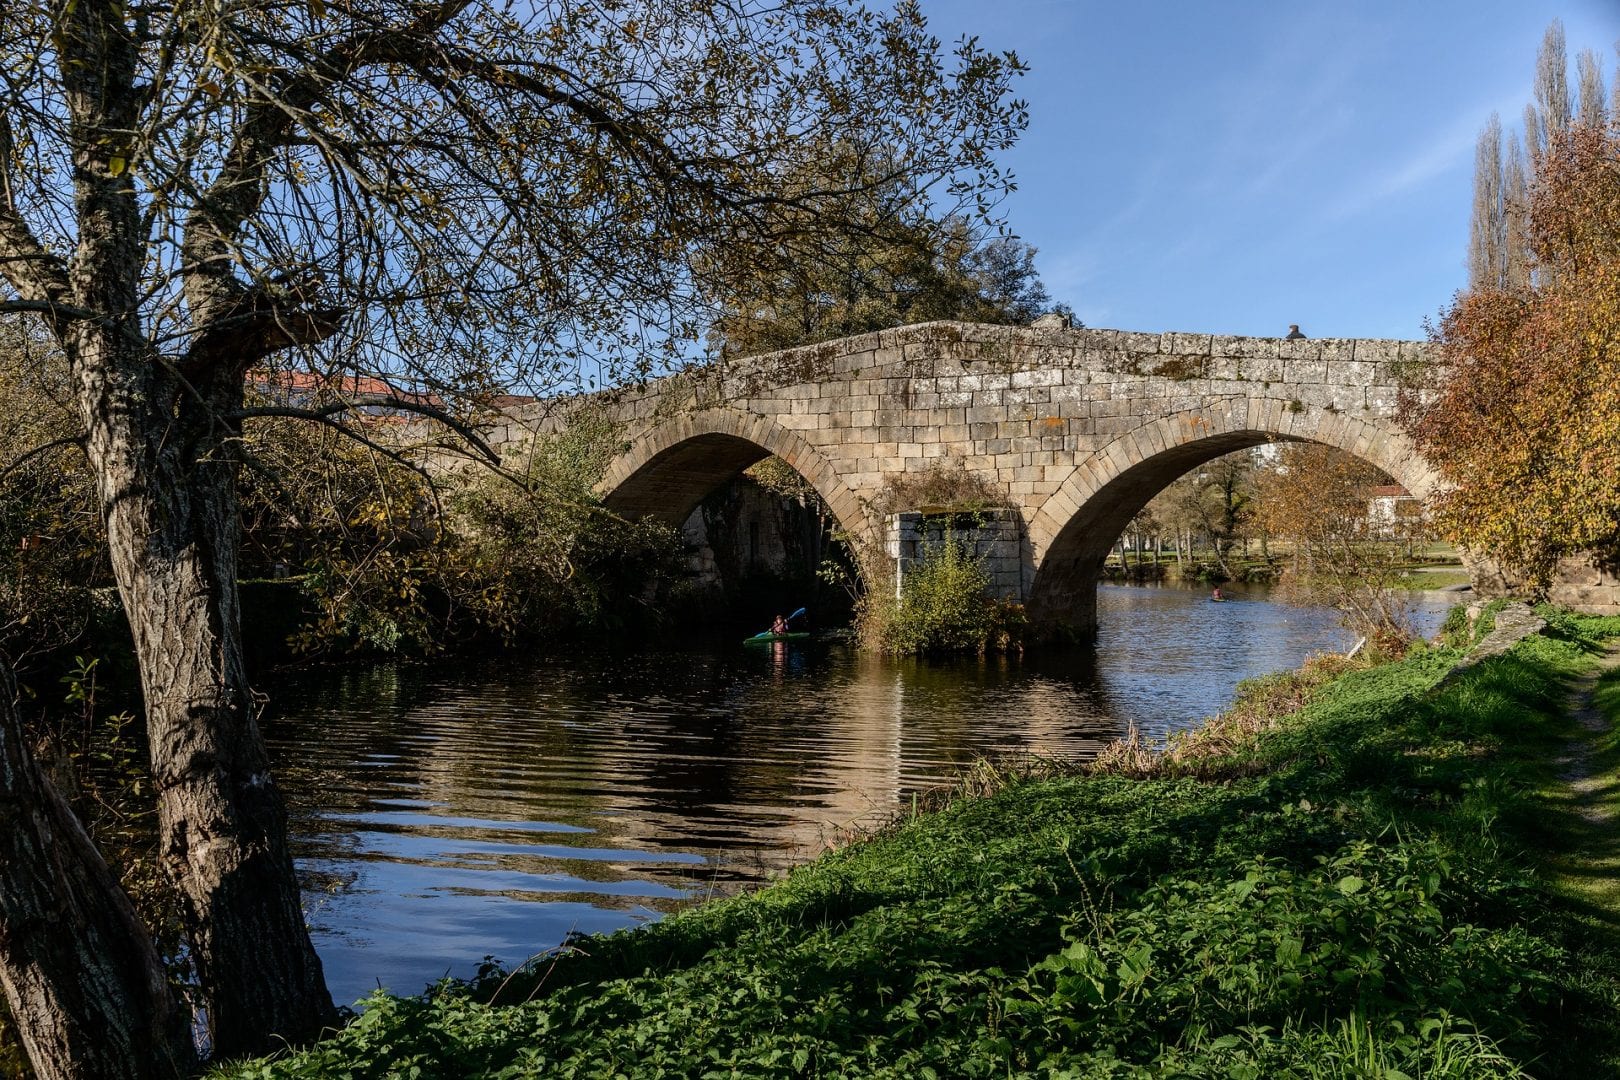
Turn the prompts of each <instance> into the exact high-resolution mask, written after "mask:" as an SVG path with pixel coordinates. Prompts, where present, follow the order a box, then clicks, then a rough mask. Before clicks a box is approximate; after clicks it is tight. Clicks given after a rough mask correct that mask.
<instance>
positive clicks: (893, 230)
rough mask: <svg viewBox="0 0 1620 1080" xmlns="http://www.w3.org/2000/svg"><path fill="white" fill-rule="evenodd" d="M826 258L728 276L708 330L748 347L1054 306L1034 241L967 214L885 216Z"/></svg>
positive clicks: (735, 351)
mask: <svg viewBox="0 0 1620 1080" xmlns="http://www.w3.org/2000/svg"><path fill="white" fill-rule="evenodd" d="M871 213H872V214H873V215H874V218H873V220H871V221H870V222H869V224H868V226H867V232H866V235H864V236H857V237H853V238H851V239H850V240H849V241H847V243H846V244H845V246H844V247H843V248H841V249H840V250H838V251H836V252H832V253H830V257H829V258H826V259H824V260H804V261H801V262H795V261H793V260H782V261H781V265H780V269H779V271H778V272H777V273H776V274H775V275H769V276H768V275H763V274H755V275H752V276H751V277H749V278H748V279H747V280H745V281H740V282H736V281H734V282H728V283H726V288H727V290H728V291H727V292H726V293H725V294H724V295H723V297H722V308H721V314H720V316H719V317H718V318H717V319H716V321H715V324H714V326H713V328H712V330H711V333H710V340H711V343H712V344H713V345H714V346H715V347H716V348H717V349H718V351H719V352H720V353H721V354H722V355H730V356H748V355H754V354H758V353H764V352H771V351H773V350H776V349H786V348H791V347H793V346H795V345H809V344H813V343H815V342H819V341H828V340H832V339H834V338H840V337H848V336H850V335H852V334H861V333H866V332H868V331H872V330H882V329H886V328H888V327H892V326H902V325H907V324H910V323H919V322H928V321H931V320H934V319H961V320H964V321H967V322H984V323H1004V324H1014V325H1027V324H1028V323H1029V322H1030V321H1032V320H1033V319H1035V318H1036V317H1037V316H1038V315H1041V314H1044V313H1045V312H1047V311H1049V310H1058V311H1062V312H1064V313H1069V309H1068V308H1067V307H1066V306H1065V305H1056V306H1054V305H1053V303H1052V300H1051V297H1050V296H1049V295H1048V294H1047V291H1046V287H1045V286H1044V285H1043V284H1042V283H1041V280H1040V275H1039V274H1038V273H1037V271H1036V269H1035V248H1034V247H1032V246H1030V245H1029V244H1026V243H1024V242H1023V241H1021V240H1019V239H1017V238H1016V237H1013V236H1006V235H992V236H989V237H985V236H983V235H982V234H981V231H980V230H979V229H977V228H976V227H975V226H974V223H973V222H972V221H971V220H970V219H969V218H966V217H963V216H960V215H954V216H950V217H947V218H945V219H944V220H943V221H935V220H932V219H930V218H928V217H927V216H918V215H916V214H915V213H913V214H912V215H911V216H910V217H903V218H900V219H898V220H895V219H885V218H883V217H882V216H881V215H882V214H884V213H885V210H884V208H883V204H882V203H881V202H880V203H878V204H875V205H874V206H873V208H872V210H871Z"/></svg>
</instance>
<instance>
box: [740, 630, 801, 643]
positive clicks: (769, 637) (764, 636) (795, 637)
mask: <svg viewBox="0 0 1620 1080" xmlns="http://www.w3.org/2000/svg"><path fill="white" fill-rule="evenodd" d="M809 637H810V631H808V630H804V631H794V632H792V633H787V634H773V633H771V632H770V631H769V630H765V631H762V632H760V633H758V634H755V635H754V636H753V637H750V638H743V644H744V645H769V644H771V643H772V642H776V641H806V640H808V639H809Z"/></svg>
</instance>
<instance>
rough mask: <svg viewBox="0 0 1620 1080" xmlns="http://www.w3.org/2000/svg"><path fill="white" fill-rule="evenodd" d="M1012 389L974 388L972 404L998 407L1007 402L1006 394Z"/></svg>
mask: <svg viewBox="0 0 1620 1080" xmlns="http://www.w3.org/2000/svg"><path fill="white" fill-rule="evenodd" d="M1013 392H1014V391H1012V390H976V391H974V393H973V404H974V405H979V406H983V407H985V408H1000V407H1001V406H1002V405H1005V404H1006V403H1007V395H1008V394H1011V393H1013Z"/></svg>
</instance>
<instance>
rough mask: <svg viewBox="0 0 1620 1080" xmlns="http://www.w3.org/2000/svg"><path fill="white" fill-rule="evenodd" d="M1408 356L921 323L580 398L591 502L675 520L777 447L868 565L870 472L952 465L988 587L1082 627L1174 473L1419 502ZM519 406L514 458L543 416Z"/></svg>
mask: <svg viewBox="0 0 1620 1080" xmlns="http://www.w3.org/2000/svg"><path fill="white" fill-rule="evenodd" d="M1424 355H1425V346H1424V345H1423V343H1421V342H1410V341H1375V340H1362V339H1306V340H1293V341H1289V340H1282V339H1277V338H1253V337H1229V336H1222V335H1210V334H1184V333H1165V334H1144V333H1130V332H1124V331H1117V330H1087V329H1075V330H1055V329H1024V328H1013V327H1001V326H981V325H969V324H962V323H943V322H941V323H926V324H922V325H918V326H908V327H902V328H899V329H895V330H884V331H881V332H878V333H872V334H865V335H862V336H859V337H853V338H846V339H844V340H841V341H833V342H827V343H825V344H821V345H816V346H809V347H805V348H800V349H792V350H788V351H785V352H779V353H772V354H769V355H765V356H759V357H753V358H750V359H746V360H740V361H732V362H727V363H716V364H712V365H707V366H703V367H698V368H694V369H691V370H688V371H683V372H681V373H679V374H676V375H672V376H669V377H667V378H663V379H660V380H657V381H655V382H651V383H648V384H647V385H645V386H643V387H639V388H635V389H628V390H616V391H610V392H607V393H603V394H597V395H593V396H591V397H587V398H583V399H576V402H577V401H586V402H593V403H595V404H596V405H598V406H599V407H601V408H604V409H606V410H607V411H608V413H609V414H610V415H611V416H613V417H614V418H616V419H617V420H619V421H621V422H622V423H623V424H624V431H625V436H624V444H623V445H624V446H625V449H624V450H623V452H622V453H621V454H620V455H619V457H618V458H617V460H615V461H614V462H613V463H612V465H611V467H610V468H609V470H608V472H607V475H606V478H605V479H604V480H603V482H602V484H601V487H600V490H601V493H602V494H603V496H604V497H605V500H606V502H607V504H608V505H609V506H610V507H612V508H614V509H616V510H618V511H619V512H621V513H624V514H627V515H631V516H643V515H656V516H658V517H661V518H664V519H667V520H669V521H671V522H673V523H676V524H677V525H678V524H680V523H681V522H683V521H685V519H686V518H687V517H688V516H689V515H690V514H691V512H692V511H693V509H694V508H696V506H697V505H698V503H699V502H700V501H701V500H702V499H703V498H704V496H706V495H707V494H708V493H709V492H711V491H713V490H714V489H715V488H717V487H718V486H720V485H721V484H724V483H725V482H727V481H728V480H730V479H731V478H732V477H734V476H736V474H737V473H738V472H739V471H741V470H742V469H744V468H747V467H748V466H749V465H751V464H753V463H754V462H756V461H758V460H760V459H762V458H764V457H766V456H767V455H771V454H774V455H776V456H778V457H780V458H782V459H783V460H784V461H786V462H787V463H788V464H790V465H792V466H793V467H794V468H795V469H796V470H798V472H799V473H800V474H801V475H802V476H803V477H804V478H805V479H806V480H807V481H809V482H810V483H811V484H812V485H814V487H815V489H816V490H817V491H818V492H819V493H820V494H821V497H822V498H823V499H824V500H825V501H826V503H827V505H828V506H829V507H830V508H831V511H832V513H833V515H834V516H835V517H836V518H837V520H838V522H839V524H840V525H841V526H842V528H843V529H844V530H845V532H846V533H847V534H848V535H849V536H850V537H852V538H853V539H854V540H855V541H856V543H857V546H858V548H859V549H860V550H861V551H862V552H863V553H864V557H865V558H871V557H873V554H872V553H875V552H879V551H881V550H882V545H883V543H884V542H885V541H886V540H887V539H888V535H887V530H888V528H889V525H888V523H886V522H882V521H876V520H873V519H872V516H873V515H872V513H871V508H872V505H873V503H874V502H875V501H876V500H877V496H878V495H879V492H880V490H881V489H882V487H883V484H884V481H885V479H886V478H888V477H890V476H893V475H895V474H900V473H907V472H913V471H916V470H920V469H925V468H928V467H929V466H930V465H932V464H934V463H936V462H941V463H946V462H949V461H951V459H955V460H959V461H960V462H961V463H962V464H963V465H964V466H965V467H966V468H967V469H969V470H971V471H973V472H975V473H977V474H979V475H980V476H982V477H984V478H985V479H986V480H989V481H992V482H993V483H994V485H995V486H996V487H997V488H998V489H1000V490H1002V491H1004V492H1005V493H1006V497H1007V501H1008V503H1009V505H1010V506H1012V507H1014V508H1015V509H1016V511H1017V515H1016V516H1017V519H1018V524H1017V528H1016V530H1015V532H1016V536H1017V539H1018V551H1019V557H1018V564H1017V565H1018V572H1017V573H1016V575H1015V578H1014V580H1012V581H1010V582H1007V583H1005V585H1004V587H1003V590H1002V591H1004V592H1006V593H1009V594H1011V595H1014V596H1016V598H1018V599H1021V600H1023V601H1024V602H1025V603H1026V604H1027V605H1028V606H1029V610H1030V615H1031V617H1032V618H1033V619H1035V620H1037V621H1044V622H1054V621H1067V622H1070V623H1072V624H1074V625H1077V626H1089V625H1091V623H1092V621H1093V618H1094V616H1093V612H1094V605H1095V593H1096V580H1097V572H1098V569H1099V567H1100V566H1101V565H1102V562H1103V560H1104V558H1105V557H1106V556H1107V554H1108V552H1109V550H1110V549H1111V547H1112V545H1113V543H1114V541H1115V540H1116V539H1117V538H1118V537H1119V535H1120V533H1121V532H1122V531H1123V530H1124V528H1125V525H1126V524H1127V523H1128V522H1129V521H1130V519H1131V518H1132V517H1133V516H1135V514H1136V513H1137V511H1139V510H1141V509H1142V507H1143V506H1145V505H1146V504H1147V502H1148V500H1150V499H1151V498H1153V496H1154V495H1156V494H1158V492H1159V491H1161V490H1162V489H1163V488H1164V487H1165V486H1166V485H1168V484H1169V483H1170V482H1171V481H1172V480H1174V479H1175V478H1176V477H1178V476H1180V475H1182V474H1183V473H1186V472H1187V471H1189V470H1191V469H1193V468H1195V467H1197V466H1198V465H1200V464H1202V463H1203V462H1205V461H1208V460H1210V459H1212V458H1215V457H1218V456H1220V455H1222V454H1226V453H1229V452H1231V451H1233V450H1241V449H1244V448H1246V447H1251V446H1257V445H1259V444H1261V443H1267V442H1273V441H1279V440H1311V441H1315V442H1319V443H1326V444H1328V445H1330V446H1336V447H1338V448H1340V449H1341V450H1345V451H1348V452H1350V453H1352V454H1355V455H1356V456H1358V457H1361V458H1363V459H1365V460H1367V461H1369V462H1371V463H1372V464H1373V465H1376V466H1377V467H1378V468H1380V469H1382V470H1383V471H1384V472H1386V473H1388V474H1389V475H1390V476H1391V477H1393V478H1394V479H1395V481H1396V482H1398V483H1400V484H1403V485H1404V486H1405V487H1406V488H1407V489H1408V490H1409V491H1411V492H1413V493H1414V494H1415V495H1418V496H1419V497H1420V498H1421V497H1423V496H1425V495H1427V494H1428V493H1429V492H1430V491H1431V489H1432V488H1433V486H1434V483H1435V478H1434V476H1433V474H1432V473H1431V472H1430V470H1429V468H1428V466H1427V465H1426V464H1425V463H1424V462H1423V461H1422V460H1421V459H1420V458H1418V457H1417V456H1416V454H1415V453H1414V452H1413V450H1412V448H1411V445H1410V444H1409V442H1408V441H1407V439H1406V438H1405V437H1404V436H1403V435H1402V434H1401V433H1400V431H1399V430H1398V429H1397V427H1396V425H1395V423H1394V420H1393V417H1394V412H1395V404H1396V395H1397V382H1398V373H1399V371H1400V368H1401V365H1403V364H1410V363H1413V362H1415V361H1420V360H1422V359H1423V358H1424ZM564 411H566V410H558V409H557V407H556V405H555V404H554V403H550V404H548V403H541V404H537V405H533V406H524V407H520V408H519V409H517V410H515V411H514V412H512V413H511V414H509V418H508V420H507V421H506V422H505V423H503V424H502V425H500V426H498V427H497V428H496V429H495V430H494V432H493V433H492V442H493V443H495V444H496V445H503V444H504V445H510V444H514V443H519V442H521V441H523V440H525V439H527V438H529V437H530V436H531V435H532V433H534V432H537V431H540V432H543V431H547V430H555V428H556V426H557V425H558V424H559V423H560V422H561V420H560V419H559V416H560V415H561V413H562V412H564Z"/></svg>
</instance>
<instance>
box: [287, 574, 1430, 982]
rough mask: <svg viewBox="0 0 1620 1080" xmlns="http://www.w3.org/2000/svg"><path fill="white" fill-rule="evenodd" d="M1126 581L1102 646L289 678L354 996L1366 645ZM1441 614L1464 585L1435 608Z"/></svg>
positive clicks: (318, 898) (311, 816)
mask: <svg viewBox="0 0 1620 1080" xmlns="http://www.w3.org/2000/svg"><path fill="white" fill-rule="evenodd" d="M1234 598H1235V602H1233V603H1226V604H1211V603H1208V602H1207V601H1206V599H1205V595H1204V593H1203V592H1201V591H1192V590H1186V589H1176V588H1160V589H1141V588H1108V587H1105V588H1104V589H1103V590H1101V592H1100V594H1099V614H1100V621H1101V630H1100V632H1099V634H1098V639H1097V642H1096V644H1095V646H1094V647H1089V648H1086V649H1077V650H1073V651H1070V652H1066V653H1064V654H1062V655H1042V656H1040V657H1032V658H1030V659H1028V660H1024V661H1018V660H1009V659H1001V658H992V659H985V660H965V661H956V662H951V663H927V662H918V661H906V662H898V663H897V662H892V661H883V660H879V659H877V658H875V657H871V656H867V655H864V654H861V653H857V652H853V651H851V650H848V649H843V648H838V647H832V648H828V647H814V646H800V645H797V644H795V645H777V646H770V647H748V648H742V647H740V646H736V645H731V644H729V643H727V644H725V645H721V646H717V647H715V648H712V649H708V650H703V649H681V650H676V649H669V650H661V651H643V652H636V653H631V654H606V653H588V654H582V655H575V656H570V657H555V656H550V657H540V658H533V659H527V660H503V661H500V662H492V663H486V664H478V665H467V664H465V663H457V664H454V665H442V666H441V665H430V664H419V665H391V666H380V667H375V668H370V669H365V670H351V671H346V672H341V673H338V674H337V675H335V676H332V677H329V678H324V679H311V680H308V681H305V682H300V683H299V684H297V685H293V686H289V687H286V688H283V689H281V690H279V691H278V694H277V702H276V703H277V708H278V715H277V716H276V718H275V719H274V720H273V722H272V723H271V724H270V726H269V734H270V737H271V739H272V742H273V746H274V750H275V752H276V754H277V757H278V759H279V762H280V768H281V775H282V777H283V778H284V783H285V785H286V787H287V789H288V796H289V801H290V803H291V805H292V811H293V816H294V830H295V844H296V852H297V855H298V857H299V865H300V871H301V873H302V874H303V875H304V879H305V881H306V885H307V887H308V890H309V893H308V900H309V904H310V908H311V923H312V925H313V927H314V929H315V933H316V944H317V947H318V948H319V949H320V951H321V954H322V957H323V959H324V961H325V963H326V966H327V972H328V976H329V980H330V982H331V983H332V988H333V992H334V993H335V994H336V995H337V996H338V998H339V999H340V1000H352V999H353V998H355V997H358V996H359V995H360V994H362V993H364V992H365V991H366V990H368V989H370V988H371V987H373V986H375V985H377V984H378V983H379V982H380V983H381V984H383V985H387V986H389V987H390V988H392V989H395V990H399V991H402V992H412V991H415V990H417V989H419V988H420V987H421V986H422V985H423V984H425V983H426V982H428V981H430V980H432V979H434V978H437V977H439V976H442V975H444V974H446V973H454V974H459V975H465V974H468V973H469V972H470V970H471V967H472V966H473V965H474V964H475V963H476V962H477V960H478V958H479V957H481V956H483V955H485V954H486V953H488V954H494V955H496V956H498V957H500V958H502V959H504V960H508V961H514V960H521V959H522V958H524V957H526V956H529V955H531V954H533V953H535V952H537V951H540V950H543V949H546V948H548V947H550V946H553V945H555V944H556V943H557V942H558V941H560V940H561V939H562V938H563V937H564V936H565V935H566V934H567V933H568V932H570V931H573V930H579V931H587V932H588V931H595V930H604V929H612V928H615V927H618V926H623V925H627V924H630V923H634V922H636V921H638V920H642V919H646V918H650V917H655V916H656V915H657V914H658V913H659V912H661V911H664V910H667V909H668V908H669V907H670V906H671V905H672V904H673V903H677V902H679V901H680V900H682V899H683V898H687V897H690V896H693V895H700V894H702V893H703V892H704V891H706V890H708V889H710V888H712V887H716V886H727V885H731V884H733V883H735V882H737V881H739V880H750V879H757V878H758V877H760V876H763V875H764V874H766V873H768V872H770V871H771V870H774V869H778V868H781V867H783V866H786V865H790V864H792V863H794V862H798V861H802V860H803V859H805V858H807V857H809V855H811V854H813V853H814V852H815V850H817V849H818V848H819V847H820V846H821V845H822V844H823V843H825V842H827V841H828V840H830V839H832V838H833V837H835V836H836V835H838V834H839V833H840V832H841V831H842V830H843V829H845V828H847V827H849V826H851V825H856V824H860V823H862V822H870V821H872V820H874V819H875V818H881V817H883V816H886V815H887V814H889V813H892V812H893V810H894V808H895V807H896V806H897V805H899V804H900V803H901V801H902V800H904V799H906V798H908V797H909V795H910V793H911V792H913V791H916V790H918V789H920V788H923V787H927V786H929V785H931V784H934V783H937V782H939V780H940V779H941V778H942V777H945V776H948V775H949V774H950V773H952V772H953V771H955V770H956V769H957V768H959V767H960V766H961V765H963V764H965V763H967V762H969V761H971V760H973V759H974V758H977V757H981V756H996V755H1005V754H1020V753H1030V754H1039V755H1045V756H1074V755H1089V754H1091V753H1094V752H1095V751H1096V749H1097V748H1098V747H1099V746H1101V745H1102V744H1103V743H1104V742H1106V741H1107V740H1109V739H1111V738H1114V737H1116V736H1117V735H1119V734H1121V733H1122V732H1123V731H1124V730H1125V728H1126V726H1127V724H1130V723H1134V724H1136V725H1137V726H1138V727H1139V728H1141V729H1142V730H1143V731H1144V732H1145V733H1147V734H1149V735H1150V736H1157V737H1162V736H1163V735H1164V734H1166V733H1168V732H1170V731H1172V730H1175V729H1176V728H1178V727H1181V726H1185V725H1186V724H1187V723H1189V722H1191V721H1194V720H1196V719H1197V718H1199V717H1201V716H1205V715H1208V714H1210V713H1212V712H1215V711H1218V710H1219V709H1220V708H1222V707H1223V706H1224V705H1225V704H1226V703H1227V701H1229V700H1230V698H1231V694H1232V688H1233V686H1234V685H1235V683H1236V682H1237V681H1238V680H1239V679H1241V678H1246V677H1248V676H1251V675H1255V674H1260V673H1263V672H1266V671H1272V670H1276V669H1279V668H1288V667H1293V666H1295V665H1297V664H1298V663H1299V661H1300V660H1301V659H1303V657H1304V656H1305V655H1306V654H1307V653H1309V652H1311V651H1316V650H1320V649H1343V648H1344V647H1346V645H1347V644H1348V641H1347V640H1346V635H1345V634H1344V633H1343V631H1341V630H1340V629H1338V627H1337V626H1336V625H1335V623H1334V620H1333V618H1332V617H1331V616H1330V615H1328V614H1327V613H1325V612H1321V611H1311V610H1308V609H1297V608H1285V607H1281V606H1278V605H1275V604H1272V603H1269V602H1267V601H1266V600H1265V599H1264V597H1263V595H1261V594H1258V593H1248V594H1245V593H1243V592H1241V591H1239V592H1237V593H1235V594H1234ZM1428 606H1429V608H1430V609H1431V613H1430V615H1429V616H1428V618H1429V621H1430V622H1433V621H1435V620H1437V618H1438V613H1440V612H1443V610H1444V602H1443V600H1441V601H1433V602H1430V603H1429V605H1428Z"/></svg>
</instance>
